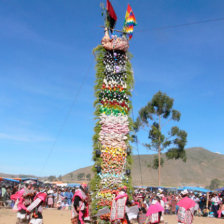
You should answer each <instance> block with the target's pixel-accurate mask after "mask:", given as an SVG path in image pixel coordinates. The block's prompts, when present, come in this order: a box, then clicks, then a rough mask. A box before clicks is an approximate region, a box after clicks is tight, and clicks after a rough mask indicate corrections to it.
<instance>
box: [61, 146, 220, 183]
mask: <svg viewBox="0 0 224 224" xmlns="http://www.w3.org/2000/svg"><path fill="white" fill-rule="evenodd" d="M186 153H187V162H186V163H184V162H183V161H182V160H167V159H166V158H165V155H162V157H163V159H164V165H163V167H162V169H161V185H162V186H170V187H176V186H182V185H188V186H189V185H192V186H201V187H205V186H208V185H210V182H211V180H212V179H215V178H217V179H220V180H222V181H224V173H223V171H224V155H222V154H218V153H213V152H210V151H208V150H206V149H204V148H200V147H194V148H189V149H186ZM152 161H153V155H140V156H137V155H134V156H133V165H132V172H131V173H132V181H133V184H134V185H137V186H138V185H144V186H156V185H157V183H158V171H157V170H155V169H153V168H151V164H152ZM140 165H141V171H142V172H140ZM141 173H142V175H141ZM88 174H89V176H90V175H91V176H93V172H92V171H91V166H89V167H85V168H81V169H78V170H75V171H73V172H71V173H68V174H66V175H64V176H62V180H63V181H68V182H80V181H81V182H82V181H86V180H87V179H88V178H86V176H87V175H88ZM141 176H142V181H141Z"/></svg>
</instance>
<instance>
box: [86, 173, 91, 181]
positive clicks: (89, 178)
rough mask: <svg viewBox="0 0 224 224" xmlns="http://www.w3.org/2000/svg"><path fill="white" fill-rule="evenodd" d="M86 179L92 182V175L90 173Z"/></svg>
mask: <svg viewBox="0 0 224 224" xmlns="http://www.w3.org/2000/svg"><path fill="white" fill-rule="evenodd" d="M86 179H87V180H88V181H90V180H91V174H90V173H88V174H87V175H86Z"/></svg>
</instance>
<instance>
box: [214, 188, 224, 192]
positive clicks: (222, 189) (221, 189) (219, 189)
mask: <svg viewBox="0 0 224 224" xmlns="http://www.w3.org/2000/svg"><path fill="white" fill-rule="evenodd" d="M215 191H224V187H222V188H218V189H215Z"/></svg>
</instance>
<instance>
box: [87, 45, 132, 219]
mask: <svg viewBox="0 0 224 224" xmlns="http://www.w3.org/2000/svg"><path fill="white" fill-rule="evenodd" d="M93 54H94V56H95V60H96V66H95V69H96V79H95V86H94V91H95V92H94V95H95V98H96V100H95V101H94V107H95V112H94V115H95V120H96V124H95V127H94V135H93V138H92V140H93V154H92V159H93V161H94V162H95V164H94V166H93V168H92V171H93V172H94V173H95V174H94V176H93V177H92V179H91V181H90V188H91V191H92V192H93V195H92V199H93V201H92V202H91V214H92V215H95V214H96V213H97V211H98V210H99V209H100V208H102V207H100V206H98V205H97V202H98V201H97V199H96V197H95V196H96V193H97V192H98V190H99V188H100V177H99V175H98V174H97V168H96V167H97V166H99V167H100V166H101V163H102V158H101V157H100V156H97V150H99V149H101V147H102V146H101V143H100V142H99V133H100V131H101V124H100V120H99V116H100V114H101V112H100V102H99V95H100V92H101V91H102V85H103V80H104V78H105V74H104V71H105V65H104V63H103V59H104V56H105V54H106V50H105V49H104V47H103V46H102V45H98V46H97V47H96V48H94V49H93ZM126 55H127V57H128V60H127V62H126V74H127V79H126V85H127V88H126V90H125V93H126V94H127V95H128V96H129V101H128V103H129V106H130V111H131V110H132V104H131V101H130V97H131V90H132V89H133V86H134V78H133V71H132V66H131V63H130V58H131V57H132V55H131V54H130V53H128V52H127V53H126ZM129 113H130V112H129ZM128 121H129V131H130V132H132V131H133V130H134V129H133V126H134V123H133V120H132V119H131V117H130V116H129V117H128ZM131 141H133V139H132V135H131V134H128V135H127V140H126V145H127V147H128V148H129V149H130V150H131V149H132V147H131V145H130V142H131ZM131 164H132V156H131V153H130V154H128V155H127V157H126V169H131ZM123 185H125V186H127V187H128V193H130V192H131V191H132V190H133V189H132V182H131V176H129V177H127V178H126V179H124V181H123ZM130 195H131V194H130Z"/></svg>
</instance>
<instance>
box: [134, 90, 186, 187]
mask: <svg viewBox="0 0 224 224" xmlns="http://www.w3.org/2000/svg"><path fill="white" fill-rule="evenodd" d="M173 102H174V100H173V99H172V98H170V97H169V96H167V95H166V94H165V93H162V92H160V91H159V92H158V93H156V94H155V95H154V96H153V98H152V100H151V101H150V102H148V104H147V105H146V106H145V107H143V108H141V110H140V111H139V116H138V118H137V120H136V122H135V130H136V131H139V129H140V128H143V129H144V130H145V127H147V128H149V131H147V132H148V133H149V135H148V139H149V143H146V144H144V146H145V147H146V148H147V149H149V150H153V151H156V152H157V153H158V156H156V157H154V161H153V166H152V167H153V168H155V169H158V185H159V186H160V171H161V163H163V160H162V158H161V152H162V151H164V150H165V149H166V150H167V152H166V157H167V159H182V160H183V161H186V154H185V150H184V147H185V145H186V142H187V133H186V132H185V131H183V130H180V129H179V128H178V127H177V126H173V127H170V126H168V124H170V122H171V121H179V120H180V117H181V113H180V112H179V111H177V110H175V109H173ZM135 140H136V141H138V140H137V137H136V138H135Z"/></svg>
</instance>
